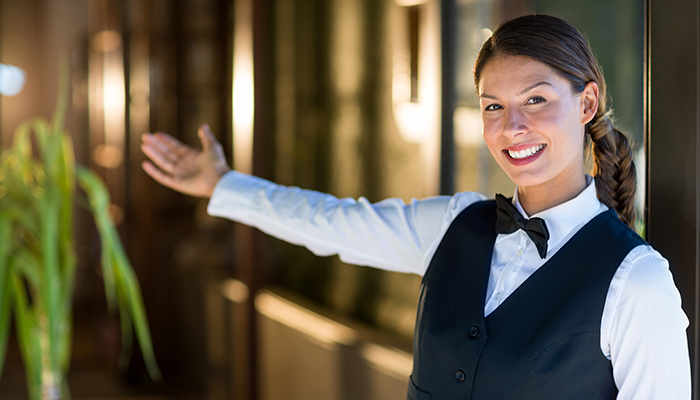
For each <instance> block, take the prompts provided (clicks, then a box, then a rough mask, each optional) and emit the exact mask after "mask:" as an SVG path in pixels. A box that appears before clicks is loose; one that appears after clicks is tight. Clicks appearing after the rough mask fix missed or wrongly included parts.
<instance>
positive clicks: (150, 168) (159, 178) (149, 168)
mask: <svg viewBox="0 0 700 400" xmlns="http://www.w3.org/2000/svg"><path fill="white" fill-rule="evenodd" d="M141 168H143V170H144V171H145V172H146V174H148V176H150V177H151V178H153V179H154V180H155V181H156V182H158V183H160V184H161V185H163V186H167V187H169V188H171V189H175V188H176V187H177V182H176V180H175V179H174V178H173V177H172V176H170V175H168V174H166V173H164V172H163V171H161V170H160V169H158V168H156V166H155V165H153V164H152V163H150V162H148V161H144V162H142V163H141Z"/></svg>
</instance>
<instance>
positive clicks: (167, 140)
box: [154, 132, 192, 156]
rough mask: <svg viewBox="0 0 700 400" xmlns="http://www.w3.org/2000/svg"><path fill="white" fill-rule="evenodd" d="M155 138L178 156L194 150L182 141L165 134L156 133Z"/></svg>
mask: <svg viewBox="0 0 700 400" xmlns="http://www.w3.org/2000/svg"><path fill="white" fill-rule="evenodd" d="M154 138H155V139H156V140H157V141H159V142H160V143H161V144H162V145H164V146H167V147H168V148H169V149H170V150H171V151H172V152H173V153H174V154H177V155H178V156H181V155H183V154H184V153H186V152H188V151H190V150H192V148H191V147H190V146H188V145H186V144H184V143H182V142H181V141H179V140H177V139H175V138H174V137H172V136H170V135H168V134H167V133H163V132H156V134H155V135H154Z"/></svg>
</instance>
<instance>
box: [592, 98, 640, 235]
mask: <svg viewBox="0 0 700 400" xmlns="http://www.w3.org/2000/svg"><path fill="white" fill-rule="evenodd" d="M602 106H603V107H605V105H604V102H603V104H602ZM603 111H604V110H603ZM611 113H612V112H611V111H607V112H600V111H599V113H598V114H597V115H596V116H595V118H594V119H593V120H592V121H591V122H590V123H589V124H588V126H587V131H588V133H589V134H590V137H591V141H592V142H593V143H592V153H593V161H594V171H593V173H594V175H595V182H596V191H597V193H598V199H599V200H600V201H601V202H602V203H603V204H605V205H606V206H608V207H610V208H614V209H615V211H617V215H618V216H619V217H620V219H621V220H622V222H624V223H625V224H627V225H628V226H629V227H631V228H633V227H634V223H635V214H636V212H635V204H634V202H635V193H636V191H637V169H636V167H635V166H634V160H633V157H632V147H631V146H630V143H629V141H628V140H627V137H626V136H625V135H624V134H623V133H622V132H620V131H618V130H617V129H615V128H614V127H613V124H612V121H611V118H610V115H611Z"/></svg>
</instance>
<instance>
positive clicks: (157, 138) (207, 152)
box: [141, 126, 230, 197]
mask: <svg viewBox="0 0 700 400" xmlns="http://www.w3.org/2000/svg"><path fill="white" fill-rule="evenodd" d="M199 137H200V140H201V142H202V150H199V149H195V148H192V147H190V146H187V145H185V144H184V143H182V142H180V141H178V140H177V139H175V138H173V137H172V136H170V135H167V134H164V133H156V134H153V135H151V134H144V135H143V143H142V145H141V149H142V150H143V152H144V154H145V155H146V156H148V158H149V159H150V162H149V161H146V162H144V163H143V169H144V171H146V173H147V174H148V175H150V176H151V177H152V178H153V179H155V180H156V181H158V182H160V183H161V184H163V185H165V186H167V187H169V188H171V189H174V190H177V191H179V192H182V193H185V194H189V195H193V196H201V197H211V194H212V192H213V190H214V187H215V186H216V183H217V182H218V181H219V179H220V178H221V176H222V175H223V174H225V173H226V172H228V171H229V170H230V168H229V166H228V164H227V163H226V157H225V156H224V153H223V150H222V148H221V145H220V144H219V142H217V141H216V139H215V138H214V136H213V135H212V134H211V132H210V131H209V128H208V127H207V126H203V127H201V128H200V130H199Z"/></svg>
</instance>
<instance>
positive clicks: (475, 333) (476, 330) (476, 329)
mask: <svg viewBox="0 0 700 400" xmlns="http://www.w3.org/2000/svg"><path fill="white" fill-rule="evenodd" d="M467 334H468V335H469V337H470V338H472V339H473V338H475V337H477V336H479V327H478V326H476V325H474V326H472V327H471V328H469V332H467Z"/></svg>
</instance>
